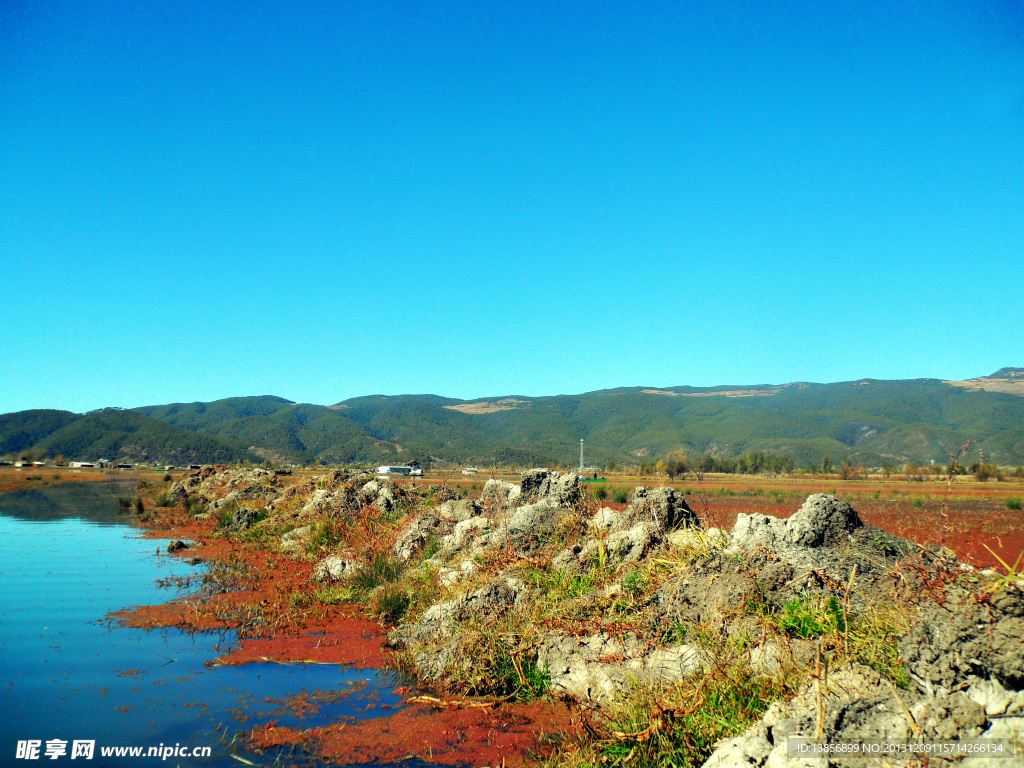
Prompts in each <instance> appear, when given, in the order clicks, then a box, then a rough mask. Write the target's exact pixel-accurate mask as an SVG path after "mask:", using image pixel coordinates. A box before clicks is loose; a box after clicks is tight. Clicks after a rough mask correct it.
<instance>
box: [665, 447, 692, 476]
mask: <svg viewBox="0 0 1024 768" xmlns="http://www.w3.org/2000/svg"><path fill="white" fill-rule="evenodd" d="M665 471H666V472H667V473H668V476H669V477H670V478H673V479H674V478H675V477H676V475H685V474H686V473H687V472H689V471H690V462H689V460H688V459H687V458H686V452H685V451H682V450H675V451H669V454H668V456H666V457H665Z"/></svg>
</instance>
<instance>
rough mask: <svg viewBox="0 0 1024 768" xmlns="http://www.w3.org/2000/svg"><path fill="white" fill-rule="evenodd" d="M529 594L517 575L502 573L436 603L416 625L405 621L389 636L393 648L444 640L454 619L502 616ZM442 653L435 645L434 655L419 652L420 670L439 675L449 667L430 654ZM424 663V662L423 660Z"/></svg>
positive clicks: (519, 604)
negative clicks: (457, 595)
mask: <svg viewBox="0 0 1024 768" xmlns="http://www.w3.org/2000/svg"><path fill="white" fill-rule="evenodd" d="M529 593H530V589H529V587H527V586H526V585H525V584H524V583H523V582H522V581H520V580H519V579H517V578H516V577H514V576H504V577H501V576H499V577H498V578H496V579H495V580H494V581H492V582H491V583H490V584H485V585H484V586H483V587H480V588H479V589H477V590H476V591H475V592H473V593H471V594H469V595H461V596H459V597H456V598H454V599H452V600H446V601H444V602H440V603H434V604H433V605H432V606H430V607H429V608H428V609H427V610H426V611H424V612H423V614H422V615H421V616H420V619H419V621H417V622H416V623H415V624H403V625H402V626H400V627H398V628H397V629H395V630H393V631H392V632H391V633H390V634H389V635H388V642H389V644H390V645H391V646H392V647H397V648H402V647H407V646H408V645H409V644H413V643H423V642H426V641H430V640H437V639H443V638H445V637H448V636H449V635H451V633H452V629H453V626H454V622H457V621H461V620H463V619H466V618H468V617H470V616H473V617H476V618H478V619H481V620H483V619H484V618H490V619H495V618H500V617H502V616H504V615H505V614H506V613H508V611H510V610H512V609H513V608H515V607H518V606H521V605H522V604H523V603H524V602H525V600H526V599H527V597H528V595H529ZM438 653H440V651H438V650H437V649H436V648H435V649H433V651H432V653H431V654H423V655H422V658H421V655H417V657H416V658H417V666H419V667H420V673H421V674H425V675H426V676H427V677H436V676H438V675H440V674H441V670H443V669H444V667H445V666H446V665H445V664H443V663H440V662H438V661H437V660H434V661H431V660H430V656H431V655H436V654H438ZM421 662H422V663H421Z"/></svg>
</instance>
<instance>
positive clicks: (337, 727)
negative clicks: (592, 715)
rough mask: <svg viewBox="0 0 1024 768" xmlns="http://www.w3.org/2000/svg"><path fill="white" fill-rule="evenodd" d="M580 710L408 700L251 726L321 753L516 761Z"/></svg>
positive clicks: (358, 758)
mask: <svg viewBox="0 0 1024 768" xmlns="http://www.w3.org/2000/svg"><path fill="white" fill-rule="evenodd" d="M579 730H580V716H579V715H578V714H576V713H573V712H572V711H571V710H570V709H569V708H567V707H566V706H564V705H562V704H557V703H552V702H534V703H530V704H502V705H499V706H497V707H490V706H473V705H470V706H452V707H445V708H440V709H439V708H437V707H434V706H428V705H422V704H421V705H416V706H410V707H407V708H405V709H402V710H400V711H398V712H396V713H395V714H394V715H392V716H390V717H387V718H378V719H374V720H360V721H358V722H355V723H336V724H334V725H331V726H328V727H326V728H317V729H314V730H312V731H305V732H303V731H297V730H295V729H293V728H277V727H275V726H274V725H273V724H268V725H267V726H266V727H264V728H257V729H255V730H254V731H253V732H252V742H253V744H254V745H255V746H256V747H257V748H262V749H269V748H272V747H278V746H287V745H291V744H296V743H303V742H305V744H306V746H307V748H311V749H312V750H313V751H314V752H315V753H316V755H317V756H318V757H319V758H321V759H323V760H326V761H330V762H338V763H344V764H358V763H397V762H400V761H402V760H407V759H410V758H417V759H419V760H423V761H425V762H431V763H438V764H441V765H464V764H465V765H474V766H483V765H493V766H498V765H506V766H510V768H511V767H512V766H521V765H525V764H527V763H530V762H533V760H532V758H531V754H541V753H543V752H544V751H546V749H550V748H551V747H552V746H554V745H555V744H557V743H558V742H560V741H561V740H562V739H563V738H565V737H566V736H567V735H569V734H574V733H578V732H579Z"/></svg>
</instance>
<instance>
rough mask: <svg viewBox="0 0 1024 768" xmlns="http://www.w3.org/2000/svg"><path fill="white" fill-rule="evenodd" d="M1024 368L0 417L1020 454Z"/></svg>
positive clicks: (910, 454) (151, 426)
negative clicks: (978, 373)
mask: <svg viewBox="0 0 1024 768" xmlns="http://www.w3.org/2000/svg"><path fill="white" fill-rule="evenodd" d="M1021 373H1022V371H1021V369H1019V368H1005V369H1001V370H1000V371H998V372H996V373H995V374H992V376H988V377H981V378H978V379H971V380H969V381H966V382H948V381H940V380H938V379H914V380H901V381H882V380H871V379H863V380H860V381H853V382H842V383H836V384H812V383H793V384H785V385H743V386H739V385H737V386H720V387H707V388H697V387H670V388H659V389H654V388H644V387H628V388H619V389H612V390H603V391H599V392H588V393H585V394H581V395H558V396H550V397H528V396H524V395H504V396H501V397H493V398H487V399H480V400H471V401H465V400H458V399H453V398H445V397H439V396H437V395H399V396H390V397H389V396H383V395H374V396H367V397H358V398H353V399H351V400H345V401H343V402H340V403H337V404H335V405H332V406H322V405H309V404H300V403H294V402H291V401H289V400H285V399H284V398H281V397H274V396H259V397H237V398H229V399H226V400H218V401H216V402H211V403H174V404H170V405H155V406H148V407H144V408H136V409H134V410H132V411H117V410H106V411H103V412H99V413H91V414H86V415H84V416H82V415H78V414H73V413H70V412H67V411H47V410H36V411H23V412H21V413H16V414H7V415H5V416H0V453H14V452H18V451H24V450H26V449H28V448H36V449H44V450H45V451H47V452H48V453H50V454H51V455H53V454H55V453H63V454H64V455H65V456H68V457H75V458H96V457H98V454H104V455H106V456H107V457H109V458H115V457H120V456H131V457H149V458H154V459H156V458H160V459H164V458H166V459H168V460H176V461H179V462H184V461H185V459H186V458H189V460H192V461H204V462H208V461H236V460H241V459H256V460H259V457H270V458H272V459H275V460H277V461H288V462H292V461H294V462H307V461H315V460H321V461H323V462H325V463H352V462H377V461H382V462H407V461H412V460H414V459H415V460H419V461H420V462H435V463H436V462H454V463H479V464H497V463H501V464H512V463H514V464H519V465H527V464H549V463H553V462H561V463H564V464H567V465H572V464H574V463H575V462H576V461H578V457H579V441H580V439H581V438H582V439H583V440H584V441H585V442H584V450H585V459H586V461H587V462H588V463H595V464H604V463H605V462H607V461H617V462H619V463H627V464H629V463H640V462H643V461H650V460H653V459H656V458H658V457H662V456H665V455H666V454H667V453H668V452H670V451H674V450H683V451H685V452H686V453H687V455H689V456H691V457H695V456H698V455H701V454H703V453H710V454H712V455H715V456H718V457H730V456H739V455H741V454H744V453H746V452H748V451H752V450H759V451H771V452H775V453H780V454H785V455H787V456H789V457H790V458H792V459H793V461H794V462H795V463H796V464H797V465H798V466H809V465H812V464H820V462H821V460H822V458H823V457H825V456H828V457H830V458H831V459H832V460H833V461H834V462H836V463H839V462H841V461H843V460H844V459H849V460H851V461H852V462H854V463H857V464H865V465H869V466H879V465H881V464H883V463H886V462H888V463H893V464H899V463H903V462H905V461H913V462H919V463H927V462H929V461H931V460H934V461H936V462H944V461H946V460H947V459H948V456H949V455H950V454H951V453H955V452H956V451H957V449H958V448H959V447H960V446H961V445H962V444H964V443H965V442H967V441H974V448H973V450H974V452H975V456H977V455H979V453H978V452H979V451H984V457H985V461H986V462H994V463H1000V464H1021V463H1024V396H1022V395H1024V377H1022V376H1021Z"/></svg>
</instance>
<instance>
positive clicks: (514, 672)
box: [168, 469, 1024, 768]
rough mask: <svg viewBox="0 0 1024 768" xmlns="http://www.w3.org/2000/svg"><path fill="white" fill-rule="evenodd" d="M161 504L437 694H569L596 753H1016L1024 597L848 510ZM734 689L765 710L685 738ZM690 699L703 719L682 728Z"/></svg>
mask: <svg viewBox="0 0 1024 768" xmlns="http://www.w3.org/2000/svg"><path fill="white" fill-rule="evenodd" d="M168 501H169V503H171V504H174V505H179V506H184V507H185V508H188V509H191V510H192V511H193V512H194V513H195V514H197V515H199V516H201V517H206V518H212V519H215V520H217V521H218V525H219V527H220V530H221V531H222V532H223V534H224V535H226V536H236V537H248V538H249V539H250V540H253V541H259V542H260V543H262V544H263V545H264V546H268V547H271V548H274V549H277V550H278V551H281V552H286V553H288V554H290V555H291V556H292V557H296V558H305V559H309V560H312V561H315V563H316V568H315V571H314V574H315V575H314V579H315V582H316V583H315V584H313V585H311V590H313V592H312V594H313V595H314V596H315V597H316V599H320V600H325V601H326V600H339V599H340V600H346V601H352V602H360V603H363V604H365V605H366V606H367V610H369V611H372V612H373V613H374V614H375V615H378V616H383V617H385V618H387V619H388V620H389V622H390V623H392V624H393V625H394V629H393V630H392V631H391V632H390V634H389V643H390V645H391V646H392V647H393V649H394V650H395V652H396V653H397V654H398V657H399V659H400V660H401V661H402V662H403V663H405V664H407V665H409V666H410V667H411V668H412V669H413V670H414V671H415V673H416V674H417V675H418V676H419V677H420V679H421V680H423V681H424V682H425V683H426V684H429V685H432V686H434V687H435V688H437V689H438V690H446V691H449V692H458V693H469V694H487V695H496V696H501V697H506V698H509V699H520V700H521V699H524V698H529V697H532V696H539V695H549V696H555V697H561V698H565V699H570V700H573V701H575V702H578V703H579V704H580V705H582V706H584V707H587V708H592V709H593V711H594V714H593V719H594V722H595V723H599V724H600V723H605V724H606V726H607V727H606V728H605V729H604V730H603V731H601V730H600V727H599V728H598V730H596V731H595V734H597V735H595V743H596V742H599V741H601V739H602V738H603V739H605V741H606V742H608V743H611V742H615V743H624V744H626V746H627V747H630V748H631V749H632V751H631V752H630V753H629V754H631V755H634V757H635V756H637V755H641V754H643V753H644V750H650V749H653V748H654V747H653V746H652V745H653V744H654V743H655V742H656V741H658V739H660V740H661V741H659V742H658V743H671V739H672V738H676V737H678V738H679V739H680V740H681V741H680V746H679V747H678V749H680V750H683V751H684V752H686V753H687V754H688V755H689V756H690V757H689V758H688V759H689V760H690V762H691V763H693V761H694V759H695V758H697V757H699V761H706V762H705V763H704V764H705V765H707V766H715V767H716V768H724V767H725V766H796V765H817V766H825V765H837V766H841V765H846V764H849V765H865V763H864V762H863V759H862V758H858V759H846V758H843V757H842V756H840V757H836V758H830V759H829V760H828V761H825V760H820V759H819V760H812V761H808V760H806V759H804V758H794V757H789V756H788V755H787V737H789V736H797V735H800V736H806V737H810V738H812V739H816V740H818V741H819V742H832V743H838V742H861V741H864V740H879V739H881V740H889V741H899V742H910V741H914V740H918V741H934V740H967V739H974V738H977V737H999V738H1009V739H1016V740H1017V742H1018V748H1019V747H1020V743H1021V740H1022V738H1024V737H1022V734H1024V639H1022V638H1024V597H1022V586H1024V585H1022V583H1021V582H1020V581H1014V580H1012V579H1009V578H1005V577H1001V576H999V574H995V573H993V572H978V571H975V570H974V569H971V568H970V567H968V566H966V565H962V564H960V563H958V562H957V561H956V560H955V558H954V557H953V556H952V555H951V554H950V553H948V552H940V551H931V550H927V549H924V548H922V547H920V546H918V545H916V544H914V543H912V542H909V541H906V540H904V539H901V538H899V537H896V536H893V535H891V534H888V533H886V532H885V531H882V530H880V529H878V528H875V527H873V526H870V525H865V524H864V523H863V522H862V521H861V520H860V518H859V516H858V514H857V512H856V510H855V509H854V508H853V507H852V506H851V505H850V504H849V503H847V502H844V501H840V500H838V499H836V498H835V497H833V496H828V495H812V496H810V497H808V498H807V500H806V502H805V503H804V504H803V505H802V506H801V507H800V509H799V510H797V511H796V512H795V513H794V514H793V515H792V516H791V517H789V518H787V519H775V518H772V517H767V516H764V515H740V516H739V519H738V520H737V522H736V524H735V526H734V527H733V529H732V530H731V531H722V530H718V529H714V528H710V529H706V528H705V527H704V525H703V523H702V519H701V515H699V514H698V513H697V512H695V511H694V510H693V509H692V508H691V507H690V506H689V505H688V503H687V501H686V499H684V498H683V497H682V496H681V495H680V494H679V493H678V492H677V491H675V490H673V489H671V488H664V487H657V488H647V487H642V486H641V487H638V488H636V489H635V490H634V491H633V493H632V496H631V500H630V503H629V504H628V505H627V506H626V508H625V509H623V510H621V511H616V510H613V509H609V508H602V507H601V506H600V505H599V504H598V503H597V502H596V501H595V500H594V499H592V498H590V496H588V495H587V494H585V493H584V489H583V487H582V485H581V483H580V481H579V478H578V477H577V476H576V475H573V474H559V473H555V472H549V471H547V470H541V469H536V470H529V471H527V472H524V473H523V475H522V478H521V481H520V482H519V483H514V484H513V483H508V482H504V481H501V480H493V479H492V480H489V481H488V482H487V483H486V485H485V486H484V487H483V490H482V493H481V494H480V496H479V498H463V497H462V495H461V493H459V492H458V491H457V490H453V489H450V488H446V487H443V486H421V487H415V486H399V485H397V484H395V483H393V482H392V481H390V480H388V479H382V478H378V477H374V476H372V475H368V474H365V473H358V472H351V471H336V472H333V473H330V474H326V475H323V476H321V477H317V478H312V479H309V480H302V481H299V482H297V483H294V484H291V485H284V484H282V482H281V480H280V478H278V477H276V476H275V475H274V474H273V473H271V472H268V471H265V470H258V469H257V470H234V471H227V470H225V471H221V472H216V471H213V470H210V469H205V470H202V471H200V472H196V473H193V474H190V475H189V476H187V477H185V478H184V479H183V480H181V481H180V482H178V483H175V484H174V485H173V486H172V487H171V488H170V490H169V492H168ZM732 684H735V686H747V687H748V688H749V689H750V690H756V691H759V692H760V693H759V694H758V695H757V696H753V697H751V698H749V699H746V700H744V701H745V702H746V703H745V704H744V705H743V706H742V707H740V709H739V711H740V713H741V714H740V715H737V717H736V718H734V719H732V720H729V721H728V722H727V723H726V725H725V726H723V727H721V728H719V729H718V730H713V729H711V730H708V729H705V730H703V731H702V730H700V727H703V726H700V727H698V726H695V725H692V723H694V722H697V721H696V720H695V718H699V717H700V716H701V715H702V713H703V714H706V715H708V717H709V718H711V719H713V717H712V716H713V714H714V713H713V711H712V710H714V708H715V707H716V706H720V704H716V703H715V702H716V701H719V699H714V697H712V696H711V694H710V692H711V691H712V690H714V691H717V692H719V693H716V696H718V695H720V692H721V691H722V690H725V689H723V685H724V686H726V687H728V686H729V685H732ZM745 690H746V689H745ZM680 691H688V692H690V693H689V694H687V695H688V696H689V700H691V706H689V707H676V709H674V710H671V712H674V713H676V714H675V715H674V716H673V717H669V716H668V715H666V714H665V713H667V712H670V710H669V708H668V707H667V705H666V704H664V701H668V700H669V699H671V698H672V696H673V695H676V696H677V697H678V695H679V692H680ZM673 692H675V694H673ZM691 694H692V695H691ZM659 697H660V698H659ZM641 699H643V700H644V701H647V702H649V704H648V706H649V708H650V711H651V713H652V714H651V721H650V722H651V725H650V726H649V727H648V728H647V729H646V730H645V731H638V732H637V733H633V734H630V733H623V732H621V731H616V730H615V728H614V724H615V723H616V722H618V721H617V720H616V719H615V718H616V717H617V716H618V714H620V713H621V711H622V708H623V706H624V704H623V702H636V701H639V700H641ZM650 702H653V703H650ZM659 702H661V703H659ZM719 719H720V720H721V719H722V718H719ZM710 721H711V720H708V722H710ZM687 728H689V729H690V730H686V729H687ZM602 734H603V735H602ZM673 734H676V735H677V736H673ZM680 734H681V735H680ZM701 734H704V735H703V736H701ZM707 734H712V736H713V737H714V738H712V736H708V735H707ZM655 735H657V737H658V738H657V739H655V738H654V736H655ZM721 737H726V738H721ZM702 738H703V739H704V740H703V741H701V739H702ZM631 740H632V741H631ZM666 740H668V741H666ZM579 748H580V749H585V748H587V747H585V746H584V747H579ZM602 748H607V744H605V746H604V747H602ZM566 749H569V747H566ZM606 754H608V753H606ZM630 759H634V758H630ZM844 760H845V762H844ZM858 760H859V762H858ZM906 760H907V758H905V757H899V756H897V757H893V758H891V759H890V762H891V763H893V764H899V763H900V762H901V761H903V762H906ZM699 761H698V763H697V764H699ZM960 764H962V765H971V766H973V765H975V764H977V765H985V766H990V767H991V768H996V767H997V766H1008V765H1022V764H1024V761H1022V760H1021V758H1020V757H1008V756H1004V757H1003V758H1002V759H991V758H986V759H985V761H984V762H981V759H980V758H977V757H969V758H967V759H966V760H963V761H962V762H961V763H960Z"/></svg>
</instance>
